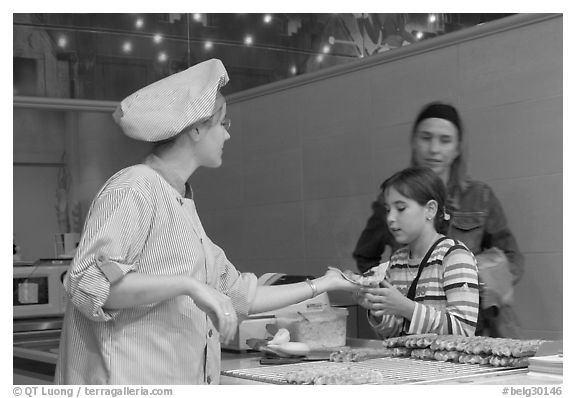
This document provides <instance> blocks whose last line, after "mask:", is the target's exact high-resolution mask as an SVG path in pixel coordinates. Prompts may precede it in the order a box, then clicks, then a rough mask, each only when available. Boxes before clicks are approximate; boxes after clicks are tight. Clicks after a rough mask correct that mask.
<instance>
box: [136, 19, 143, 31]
mask: <svg viewBox="0 0 576 398" xmlns="http://www.w3.org/2000/svg"><path fill="white" fill-rule="evenodd" d="M143 26H144V20H143V19H142V18H138V19H137V20H136V28H137V29H140V28H141V27H143Z"/></svg>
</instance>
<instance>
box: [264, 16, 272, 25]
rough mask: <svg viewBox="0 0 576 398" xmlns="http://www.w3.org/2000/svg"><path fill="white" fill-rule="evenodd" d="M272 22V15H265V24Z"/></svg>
mask: <svg viewBox="0 0 576 398" xmlns="http://www.w3.org/2000/svg"><path fill="white" fill-rule="evenodd" d="M270 22H272V15H270V14H266V15H264V23H270Z"/></svg>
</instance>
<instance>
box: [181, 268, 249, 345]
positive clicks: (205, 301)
mask: <svg viewBox="0 0 576 398" xmlns="http://www.w3.org/2000/svg"><path fill="white" fill-rule="evenodd" d="M190 280H191V287H190V292H189V294H188V295H189V296H190V297H191V298H192V300H194V304H196V306H197V307H198V308H200V309H201V310H202V311H204V312H205V313H206V314H207V315H208V316H209V317H210V320H211V321H212V323H213V324H214V326H216V329H217V330H218V332H219V333H220V337H221V341H222V342H223V343H228V342H230V341H231V340H232V339H233V338H234V335H235V334H236V330H237V326H238V317H237V316H236V311H234V307H232V300H230V297H228V296H226V295H225V294H222V293H220V292H219V291H217V290H215V289H213V288H211V287H210V286H208V285H206V284H204V283H201V282H199V281H197V280H195V279H190Z"/></svg>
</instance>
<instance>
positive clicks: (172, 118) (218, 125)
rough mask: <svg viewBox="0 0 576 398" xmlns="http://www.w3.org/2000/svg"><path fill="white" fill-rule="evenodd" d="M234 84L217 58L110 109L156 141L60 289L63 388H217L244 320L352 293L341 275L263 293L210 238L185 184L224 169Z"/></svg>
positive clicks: (113, 187)
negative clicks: (200, 172) (226, 350)
mask: <svg viewBox="0 0 576 398" xmlns="http://www.w3.org/2000/svg"><path fill="white" fill-rule="evenodd" d="M227 82H228V75H227V72H226V69H225V68H224V65H223V64H222V63H221V62H220V61H219V60H217V59H212V60H209V61H205V62H202V63H200V64H197V65H195V66H193V67H191V68H189V69H187V70H185V71H183V72H180V73H177V74H174V75H172V76H169V77H167V78H165V79H162V80H160V81H158V82H156V83H153V84H151V85H149V86H147V87H144V88H142V89H141V90H139V91H137V92H135V93H134V94H132V95H130V96H129V97H127V98H126V99H124V100H123V101H122V102H121V104H120V105H119V107H118V108H117V110H116V111H115V112H114V119H115V121H116V122H117V123H118V124H119V125H120V127H121V128H122V130H123V131H124V133H125V134H127V135H128V136H130V137H132V138H134V139H137V140H143V141H149V142H156V143H157V144H156V146H155V148H154V150H153V152H152V153H151V154H150V155H149V156H148V157H147V158H146V159H145V160H144V162H143V163H142V164H138V165H134V166H131V167H127V168H125V169H123V170H120V171H119V172H117V173H116V174H115V175H114V176H112V177H111V178H110V179H109V180H108V181H107V182H106V183H105V184H104V186H103V187H102V188H101V190H100V191H99V192H98V194H97V195H96V198H95V199H94V201H93V203H92V206H91V208H90V210H89V212H88V216H87V219H86V224H85V226H84V231H83V235H82V238H81V241H80V244H79V246H78V251H77V253H76V256H75V258H74V260H73V262H72V264H71V267H70V272H69V273H68V274H67V276H66V279H65V281H64V285H65V288H66V291H67V292H68V294H69V297H70V302H69V304H68V308H67V311H66V315H65V318H64V325H63V329H62V337H61V343H60V352H59V357H58V363H57V367H56V377H55V381H56V383H58V384H205V383H206V384H214V383H218V381H219V375H220V340H222V341H224V342H228V341H230V340H231V339H232V338H233V337H234V334H235V332H236V329H237V323H238V318H239V317H245V316H247V315H248V314H251V313H259V312H264V311H269V310H272V309H276V308H281V307H284V306H287V305H290V304H293V303H296V302H300V301H303V300H306V299H309V298H310V297H314V296H316V295H317V294H319V293H322V292H326V291H329V290H335V289H342V290H353V289H354V286H353V285H352V284H351V283H349V282H347V281H345V280H344V279H342V278H341V276H340V275H339V274H337V273H335V272H334V271H328V272H327V273H326V274H325V275H324V276H322V277H320V278H317V279H314V280H309V281H306V282H300V283H294V284H291V285H281V286H257V285H256V279H257V278H256V276H255V275H254V274H251V273H240V272H239V271H237V270H236V268H235V267H234V266H233V265H232V264H231V263H230V261H228V259H227V258H226V255H225V254H224V252H223V250H222V249H221V248H220V247H218V246H217V245H215V244H214V243H213V242H212V241H211V240H210V238H208V236H207V235H206V233H205V231H204V228H203V227H202V223H201V222H200V219H199V217H198V213H197V211H196V207H195V203H194V200H193V196H192V190H191V188H190V186H189V184H188V183H187V181H188V179H189V178H190V176H191V175H192V174H193V173H194V171H196V170H197V169H198V168H199V167H202V166H203V167H211V168H213V167H219V166H220V165H221V164H222V149H223V147H224V143H225V142H226V141H227V140H228V139H230V134H229V129H230V119H228V117H227V116H226V101H225V99H224V97H223V96H222V95H221V94H220V89H221V88H222V87H223V86H224V85H225V84H226V83H227Z"/></svg>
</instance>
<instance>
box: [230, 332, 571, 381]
mask: <svg viewBox="0 0 576 398" xmlns="http://www.w3.org/2000/svg"><path fill="white" fill-rule="evenodd" d="M354 340H357V339H354ZM358 340H360V339H358ZM371 342H372V341H370V340H366V341H354V345H358V344H363V343H364V344H367V345H370V343H371ZM221 358H222V365H221V368H222V370H223V371H226V370H235V369H251V368H260V367H264V366H271V365H261V364H260V358H262V353H259V352H232V351H223V352H222V357H221ZM562 383H563V376H562V375H552V374H546V373H536V372H532V371H529V370H528V368H525V369H513V368H512V369H510V370H500V371H497V372H492V373H490V374H476V375H468V376H459V377H458V378H453V379H451V380H436V381H423V382H418V383H416V384H434V385H462V384H469V385H559V384H562ZM220 384H225V385H230V384H234V385H263V384H268V383H264V382H259V381H255V380H248V379H244V378H240V377H231V376H228V375H222V376H221V378H220Z"/></svg>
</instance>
